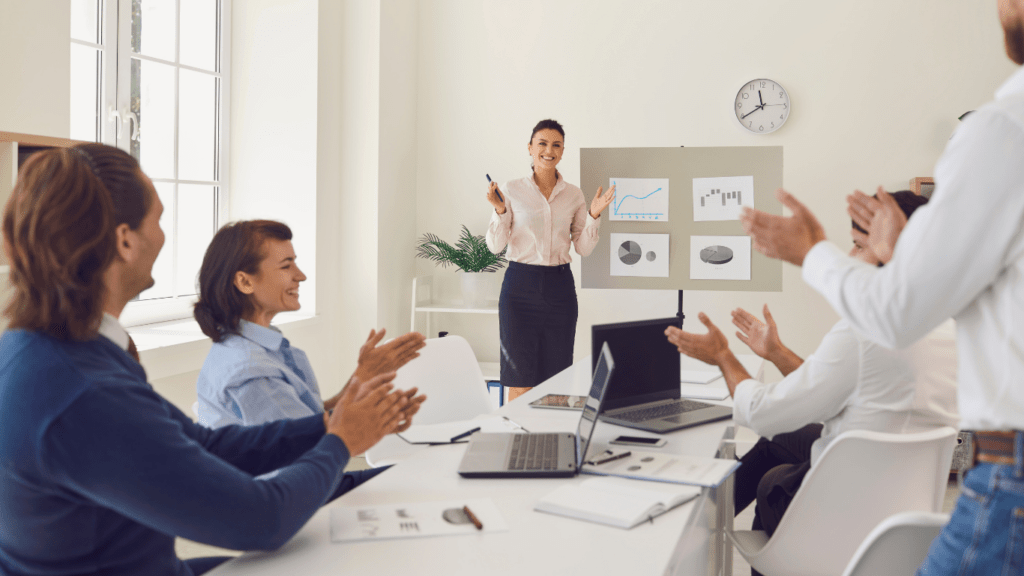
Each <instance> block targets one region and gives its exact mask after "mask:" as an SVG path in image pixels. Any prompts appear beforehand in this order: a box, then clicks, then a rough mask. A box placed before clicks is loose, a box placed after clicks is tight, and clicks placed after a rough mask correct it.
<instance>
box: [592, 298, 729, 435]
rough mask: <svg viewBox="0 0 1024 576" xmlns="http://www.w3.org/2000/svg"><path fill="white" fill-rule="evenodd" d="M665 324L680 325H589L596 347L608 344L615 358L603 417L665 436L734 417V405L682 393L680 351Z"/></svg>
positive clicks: (665, 321) (676, 320)
mask: <svg viewBox="0 0 1024 576" xmlns="http://www.w3.org/2000/svg"><path fill="white" fill-rule="evenodd" d="M669 326H675V327H677V328H678V327H679V326H680V320H679V318H676V317H672V318H662V319H658V320H641V321H638V322H620V323H616V324H596V325H594V326H592V327H591V328H590V338H591V343H592V345H593V346H594V349H598V348H599V347H603V346H605V345H607V346H609V347H610V348H611V349H612V350H614V351H615V357H616V358H617V359H618V369H617V370H616V371H615V374H614V375H613V376H612V378H611V383H610V384H609V385H608V392H607V393H606V394H605V398H604V411H603V412H602V413H601V420H602V421H604V422H609V423H612V424H617V425H619V426H626V427H627V428H636V429H637V430H646V431H648V432H655V433H658V434H663V433H665V432H671V431H673V430H679V429H681V428H688V427H690V426H697V425H698V424H704V423H707V422H714V421H716V420H725V419H727V418H732V408H728V407H725V406H716V405H714V404H708V403H706V402H697V401H696V400H687V399H685V398H681V397H680V384H679V370H680V368H679V350H677V349H676V347H675V346H674V345H673V344H672V343H671V342H669V341H668V339H667V338H666V337H665V329H667V328H668V327H669Z"/></svg>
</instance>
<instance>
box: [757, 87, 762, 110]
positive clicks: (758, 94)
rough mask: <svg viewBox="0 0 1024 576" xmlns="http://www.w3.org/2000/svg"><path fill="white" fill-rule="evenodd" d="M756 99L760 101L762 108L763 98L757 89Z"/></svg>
mask: <svg viewBox="0 0 1024 576" xmlns="http://www.w3.org/2000/svg"><path fill="white" fill-rule="evenodd" d="M757 99H758V100H760V101H761V108H764V98H761V91H760V90H758V91H757Z"/></svg>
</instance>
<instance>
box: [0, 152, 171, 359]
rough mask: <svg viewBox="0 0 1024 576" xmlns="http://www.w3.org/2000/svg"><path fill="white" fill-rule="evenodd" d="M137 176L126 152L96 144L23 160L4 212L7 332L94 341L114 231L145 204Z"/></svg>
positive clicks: (135, 221) (132, 220)
mask: <svg viewBox="0 0 1024 576" xmlns="http://www.w3.org/2000/svg"><path fill="white" fill-rule="evenodd" d="M141 176H142V172H141V171H140V170H139V164H138V162H136V160H135V159H134V158H132V157H131V155H130V154H128V153H126V152H124V151H123V150H119V149H117V148H114V147H112V146H106V145H103V144H82V145H78V146H75V147H73V148H51V149H48V150H43V151H41V152H37V153H36V154H33V155H32V156H31V157H30V158H29V159H28V160H27V161H26V162H25V164H24V165H23V166H22V167H21V169H20V170H19V171H18V182H17V184H16V185H15V187H14V191H13V192H12V194H11V198H10V199H9V200H8V201H7V206H6V207H5V209H4V215H3V240H4V250H5V251H6V253H7V256H8V259H9V260H10V283H11V286H12V288H13V289H14V293H13V295H12V297H11V299H10V301H9V303H8V305H7V307H6V308H5V310H4V315H5V316H6V317H7V318H8V319H9V320H10V327H11V328H20V329H24V330H35V331H40V332H44V333H46V334H49V335H51V336H53V337H55V338H59V339H62V340H78V341H86V340H91V339H92V338H94V337H95V336H96V333H97V330H98V329H99V324H100V319H101V318H102V317H103V298H104V296H105V290H104V286H103V272H104V271H105V270H106V269H107V268H108V267H109V266H110V264H111V262H113V260H114V256H115V254H116V253H117V247H116V234H115V229H116V228H117V226H118V225H120V224H121V223H125V222H126V223H128V225H129V226H130V227H132V228H133V229H134V228H137V227H138V226H139V224H140V223H141V222H142V219H143V217H145V215H146V211H147V210H148V209H149V205H150V204H151V203H152V200H151V199H150V198H149V197H148V196H149V195H148V194H147V193H146V188H145V184H144V182H143V180H142V178H141Z"/></svg>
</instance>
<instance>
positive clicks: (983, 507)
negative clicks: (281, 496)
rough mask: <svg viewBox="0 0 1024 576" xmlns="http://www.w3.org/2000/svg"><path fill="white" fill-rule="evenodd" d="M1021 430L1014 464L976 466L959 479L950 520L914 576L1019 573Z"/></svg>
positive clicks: (1023, 522)
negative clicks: (954, 505) (957, 495)
mask: <svg viewBox="0 0 1024 576" xmlns="http://www.w3.org/2000/svg"><path fill="white" fill-rule="evenodd" d="M1022 450H1024V433H1021V432H1018V433H1017V442H1016V451H1017V454H1016V463H1015V464H980V465H978V466H976V467H974V468H972V469H971V470H970V471H969V472H967V475H966V476H965V477H964V482H963V486H962V487H961V488H962V491H961V493H960V498H959V499H958V500H957V502H956V509H954V510H953V515H952V517H951V518H950V520H949V523H948V524H946V526H945V527H944V528H943V529H942V533H941V534H939V536H938V538H936V539H935V540H934V541H933V542H932V545H931V548H930V549H929V550H928V558H927V559H926V560H925V561H924V564H922V565H921V567H920V568H918V570H917V575H918V576H940V575H941V576H945V575H954V574H955V575H957V576H974V575H979V576H980V575H982V574H984V575H986V576H988V575H991V576H1008V575H1010V574H1024V454H1022Z"/></svg>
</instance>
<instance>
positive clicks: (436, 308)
mask: <svg viewBox="0 0 1024 576" xmlns="http://www.w3.org/2000/svg"><path fill="white" fill-rule="evenodd" d="M415 311H416V312H452V313H455V314H497V313H498V302H497V301H496V300H491V301H489V302H488V303H487V304H486V305H485V306H482V307H476V306H467V305H466V304H463V303H461V302H427V303H424V302H419V303H417V304H416V309H415Z"/></svg>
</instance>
